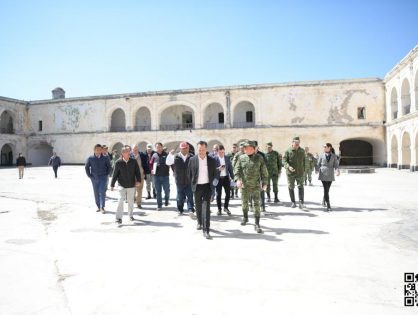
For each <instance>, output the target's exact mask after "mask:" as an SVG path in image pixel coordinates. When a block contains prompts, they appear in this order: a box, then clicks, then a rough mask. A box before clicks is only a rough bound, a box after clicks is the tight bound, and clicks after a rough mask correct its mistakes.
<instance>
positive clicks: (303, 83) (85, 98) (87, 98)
mask: <svg viewBox="0 0 418 315" xmlns="http://www.w3.org/2000/svg"><path fill="white" fill-rule="evenodd" d="M382 81H383V80H382V79H380V78H361V79H338V80H318V81H299V82H286V83H265V84H250V85H229V86H218V87H208V88H192V89H178V90H161V91H148V92H138V93H122V94H109V95H97V96H83V97H70V98H63V99H47V100H38V101H30V102H29V104H30V105H41V104H48V103H62V102H67V101H70V102H74V101H90V100H96V99H117V98H127V97H129V98H131V97H147V96H160V95H173V94H192V93H203V92H214V91H229V90H243V89H245V90H249V89H268V88H274V87H290V86H318V85H336V84H342V83H344V84H355V83H377V82H382Z"/></svg>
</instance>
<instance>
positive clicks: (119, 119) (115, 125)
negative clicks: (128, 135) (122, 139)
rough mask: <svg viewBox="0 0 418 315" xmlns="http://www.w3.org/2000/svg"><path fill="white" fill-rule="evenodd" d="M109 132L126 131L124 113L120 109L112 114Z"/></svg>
mask: <svg viewBox="0 0 418 315" xmlns="http://www.w3.org/2000/svg"><path fill="white" fill-rule="evenodd" d="M110 131H111V132H122V131H126V120H125V112H124V111H123V110H122V109H121V108H118V109H116V110H115V111H114V112H113V113H112V118H111V121H110Z"/></svg>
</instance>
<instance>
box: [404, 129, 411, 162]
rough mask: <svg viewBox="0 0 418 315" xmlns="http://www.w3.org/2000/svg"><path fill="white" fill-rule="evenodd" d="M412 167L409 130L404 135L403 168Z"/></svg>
mask: <svg viewBox="0 0 418 315" xmlns="http://www.w3.org/2000/svg"><path fill="white" fill-rule="evenodd" d="M410 167H411V137H410V136H409V133H408V132H405V133H404V134H403V136H402V168H404V169H409V168H410Z"/></svg>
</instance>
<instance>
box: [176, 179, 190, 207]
mask: <svg viewBox="0 0 418 315" xmlns="http://www.w3.org/2000/svg"><path fill="white" fill-rule="evenodd" d="M186 198H187V209H188V210H189V211H190V212H192V211H193V208H194V203H193V192H192V186H191V185H177V210H178V211H180V212H183V207H184V200H185V199H186Z"/></svg>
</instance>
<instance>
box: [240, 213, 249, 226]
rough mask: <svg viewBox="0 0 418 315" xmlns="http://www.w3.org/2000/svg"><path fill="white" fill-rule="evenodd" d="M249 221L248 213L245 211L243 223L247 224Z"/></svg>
mask: <svg viewBox="0 0 418 315" xmlns="http://www.w3.org/2000/svg"><path fill="white" fill-rule="evenodd" d="M247 222H248V213H244V216H243V217H242V221H241V225H247Z"/></svg>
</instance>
